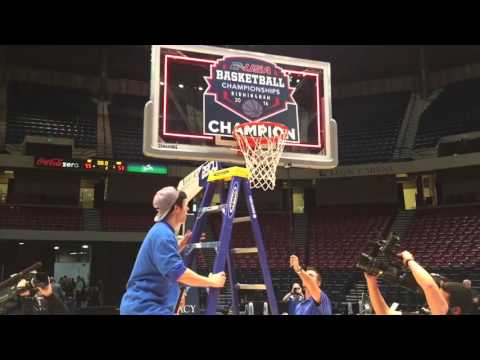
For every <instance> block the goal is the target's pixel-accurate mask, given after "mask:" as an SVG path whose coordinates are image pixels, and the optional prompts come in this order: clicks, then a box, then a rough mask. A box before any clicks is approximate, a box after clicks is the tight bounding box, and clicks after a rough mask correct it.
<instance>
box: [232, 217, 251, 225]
mask: <svg viewBox="0 0 480 360" xmlns="http://www.w3.org/2000/svg"><path fill="white" fill-rule="evenodd" d="M251 220H252V219H251V218H250V216H244V217H236V218H235V219H233V223H234V224H236V223H242V222H247V221H251Z"/></svg>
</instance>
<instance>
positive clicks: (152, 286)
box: [120, 186, 225, 315]
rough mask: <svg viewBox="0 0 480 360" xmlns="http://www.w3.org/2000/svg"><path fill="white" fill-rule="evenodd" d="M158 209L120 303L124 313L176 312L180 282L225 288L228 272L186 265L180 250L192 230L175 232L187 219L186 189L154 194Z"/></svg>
mask: <svg viewBox="0 0 480 360" xmlns="http://www.w3.org/2000/svg"><path fill="white" fill-rule="evenodd" d="M153 207H154V208H155V209H157V215H156V216H155V225H153V227H152V228H151V229H150V231H149V232H148V234H147V235H146V237H145V240H144V241H143V243H142V246H141V247H140V250H139V252H138V255H137V259H136V260H135V265H134V267H133V270H132V274H131V275H130V279H129V280H128V283H127V291H126V293H125V294H124V295H123V298H122V303H121V305H120V314H121V315H174V311H175V305H176V303H177V300H178V298H179V295H180V288H179V285H178V283H179V282H180V283H182V284H185V285H187V286H196V287H214V288H222V287H223V286H224V284H225V273H224V272H220V273H217V274H210V275H209V276H208V277H204V276H201V275H199V274H197V273H196V272H194V271H192V270H190V269H188V268H186V267H185V265H184V263H183V260H182V257H181V256H180V251H182V250H183V248H184V247H185V246H186V245H187V243H188V242H189V240H190V238H191V233H190V234H188V235H186V236H185V238H184V239H183V240H181V241H178V242H177V238H176V233H177V232H178V231H179V230H180V227H181V225H182V224H184V223H185V221H186V218H187V213H188V210H189V208H188V199H187V196H186V194H185V193H184V192H183V191H177V190H176V189H175V188H174V187H172V186H169V187H165V188H163V189H161V190H160V191H158V192H157V193H156V194H155V197H154V198H153Z"/></svg>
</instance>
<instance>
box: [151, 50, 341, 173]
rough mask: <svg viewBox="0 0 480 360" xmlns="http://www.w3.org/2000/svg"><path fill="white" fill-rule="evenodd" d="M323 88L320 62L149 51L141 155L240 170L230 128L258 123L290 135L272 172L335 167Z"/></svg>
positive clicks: (333, 131) (326, 77)
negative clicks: (275, 125) (269, 124)
mask: <svg viewBox="0 0 480 360" xmlns="http://www.w3.org/2000/svg"><path fill="white" fill-rule="evenodd" d="M330 84H331V80H330V64H329V63H325V62H320V61H313V60H307V59H297V58H291V57H285V56H278V55H269V54H263V53H257V52H250V51H243V50H234V49H227V48H221V47H213V46H200V45H198V46H197V45H154V46H152V64H151V88H150V101H149V102H148V103H147V104H146V106H145V114H144V117H145V121H144V137H143V152H144V154H145V155H147V156H150V157H156V158H166V159H179V160H197V161H202V162H203V161H220V162H223V163H231V164H244V163H245V162H244V159H243V156H242V154H241V153H240V152H239V151H238V149H236V143H235V142H234V140H233V137H232V134H231V132H232V130H233V128H234V126H235V125H236V124H237V123H244V122H251V123H252V124H253V123H254V122H255V121H260V120H261V121H268V122H274V123H281V124H283V125H286V126H287V127H288V128H289V131H288V140H287V144H286V146H285V150H284V152H283V155H282V157H281V160H280V164H279V166H283V167H301V168H314V169H329V168H334V167H336V166H337V164H338V145H337V128H336V123H335V121H334V120H333V119H332V103H331V89H330ZM252 129H253V130H252V131H260V130H255V127H254V126H252Z"/></svg>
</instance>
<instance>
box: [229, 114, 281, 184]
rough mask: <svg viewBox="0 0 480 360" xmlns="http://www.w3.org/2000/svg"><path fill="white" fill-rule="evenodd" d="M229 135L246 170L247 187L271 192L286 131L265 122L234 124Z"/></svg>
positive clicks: (274, 124)
mask: <svg viewBox="0 0 480 360" xmlns="http://www.w3.org/2000/svg"><path fill="white" fill-rule="evenodd" d="M233 135H234V137H235V139H236V140H237V144H238V147H239V149H240V151H241V152H242V153H243V157H244V158H245V163H246V167H247V168H248V169H249V170H250V173H251V176H250V186H251V187H252V188H254V189H262V190H263V191H267V190H273V189H275V180H276V172H277V166H278V163H279V161H280V157H281V156H282V153H283V149H284V148H285V141H286V140H287V136H288V128H287V127H286V126H284V125H281V124H276V123H269V122H257V123H249V124H238V125H237V126H235V128H234V130H233Z"/></svg>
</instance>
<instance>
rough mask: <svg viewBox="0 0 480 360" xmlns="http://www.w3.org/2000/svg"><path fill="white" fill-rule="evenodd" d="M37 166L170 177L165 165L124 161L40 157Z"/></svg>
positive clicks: (36, 159)
mask: <svg viewBox="0 0 480 360" xmlns="http://www.w3.org/2000/svg"><path fill="white" fill-rule="evenodd" d="M35 166H36V167H41V168H50V169H62V170H73V171H86V172H96V173H110V174H112V173H113V174H126V173H138V174H152V175H168V167H167V166H166V165H164V164H158V163H152V162H148V163H146V162H141V161H128V162H126V161H123V160H112V159H85V160H84V159H64V158H50V157H44V156H38V157H36V158H35Z"/></svg>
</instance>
